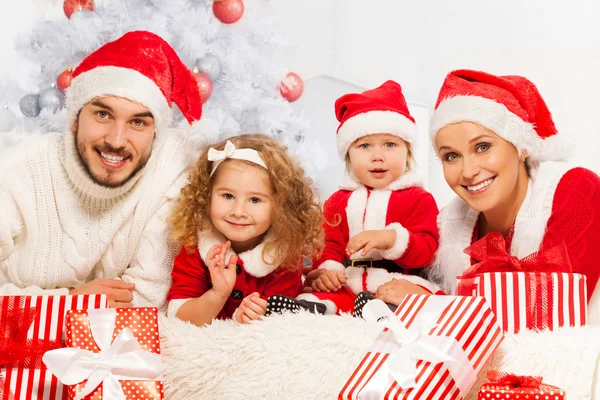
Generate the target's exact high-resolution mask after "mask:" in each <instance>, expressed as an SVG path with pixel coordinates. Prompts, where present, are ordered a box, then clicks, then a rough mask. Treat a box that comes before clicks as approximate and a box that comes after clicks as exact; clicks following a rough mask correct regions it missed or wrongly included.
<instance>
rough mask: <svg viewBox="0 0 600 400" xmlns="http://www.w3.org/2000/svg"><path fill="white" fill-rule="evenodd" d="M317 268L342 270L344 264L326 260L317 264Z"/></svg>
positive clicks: (344, 268) (343, 269)
mask: <svg viewBox="0 0 600 400" xmlns="http://www.w3.org/2000/svg"><path fill="white" fill-rule="evenodd" d="M318 269H326V270H328V271H340V272H344V271H345V270H346V267H344V264H342V263H339V262H337V261H334V260H326V261H323V263H322V264H321V265H319V268H318Z"/></svg>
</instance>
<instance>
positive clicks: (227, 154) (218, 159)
mask: <svg viewBox="0 0 600 400" xmlns="http://www.w3.org/2000/svg"><path fill="white" fill-rule="evenodd" d="M228 158H231V159H234V160H244V161H250V162H251V163H254V164H256V165H260V166H261V167H263V168H264V169H266V170H268V168H267V164H265V162H264V161H263V159H262V158H261V157H260V154H258V151H256V150H254V149H236V148H235V145H234V144H233V143H231V142H230V141H229V140H228V141H227V143H226V144H225V148H224V149H223V150H216V149H214V148H212V147H211V148H210V149H208V161H212V162H213V167H212V170H211V171H210V176H212V175H213V174H214V173H215V171H216V170H217V167H218V166H219V165H220V164H221V163H222V162H223V161H225V160H226V159H228Z"/></svg>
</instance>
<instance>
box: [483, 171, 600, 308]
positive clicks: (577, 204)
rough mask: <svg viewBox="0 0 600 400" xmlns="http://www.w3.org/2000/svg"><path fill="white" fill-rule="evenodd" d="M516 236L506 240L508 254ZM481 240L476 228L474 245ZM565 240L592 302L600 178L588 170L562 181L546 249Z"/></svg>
mask: <svg viewBox="0 0 600 400" xmlns="http://www.w3.org/2000/svg"><path fill="white" fill-rule="evenodd" d="M512 234H513V231H512V230H511V231H510V232H509V234H508V235H507V237H506V251H507V252H508V253H510V248H511V244H512V238H513V235H512ZM478 237H479V232H478V229H477V225H476V226H475V231H474V233H473V240H472V243H473V242H474V241H475V240H477V238H478ZM563 241H564V242H565V244H566V246H567V250H568V252H569V258H570V261H571V266H572V267H573V272H576V273H579V274H582V275H585V276H586V280H587V295H588V300H589V299H590V297H591V296H592V293H593V292H594V289H595V288H596V284H597V283H598V277H599V276H600V266H599V264H598V263H599V261H600V177H598V175H596V174H595V173H593V172H592V171H590V170H588V169H585V168H574V169H571V170H569V171H568V172H567V173H566V174H564V175H563V177H562V178H561V179H560V182H559V183H558V186H557V187H556V192H555V193H554V200H553V203H552V214H551V215H550V218H549V219H548V224H547V225H546V233H545V235H544V239H543V241H542V249H544V248H546V249H549V248H552V247H554V246H556V245H559V244H560V243H561V242H563ZM473 262H474V260H471V263H473Z"/></svg>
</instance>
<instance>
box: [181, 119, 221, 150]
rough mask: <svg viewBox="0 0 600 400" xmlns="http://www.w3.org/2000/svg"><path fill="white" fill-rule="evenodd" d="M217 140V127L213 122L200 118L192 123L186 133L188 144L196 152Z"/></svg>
mask: <svg viewBox="0 0 600 400" xmlns="http://www.w3.org/2000/svg"><path fill="white" fill-rule="evenodd" d="M218 140H219V126H218V125H217V123H216V122H215V121H212V120H210V119H208V118H202V119H200V120H198V121H194V123H193V124H192V126H191V127H190V129H189V131H188V143H189V145H190V147H193V149H194V150H196V151H201V150H202V149H204V148H205V147H207V146H210V145H212V144H214V143H216V142H217V141H218Z"/></svg>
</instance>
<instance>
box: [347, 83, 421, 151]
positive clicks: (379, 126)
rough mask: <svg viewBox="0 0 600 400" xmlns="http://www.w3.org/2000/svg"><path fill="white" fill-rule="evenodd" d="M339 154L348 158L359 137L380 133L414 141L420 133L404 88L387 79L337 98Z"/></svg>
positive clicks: (410, 141)
mask: <svg viewBox="0 0 600 400" xmlns="http://www.w3.org/2000/svg"><path fill="white" fill-rule="evenodd" d="M335 115H336V117H337V119H338V121H339V122H340V126H339V127H338V129H337V148H338V154H339V155H340V157H341V158H342V159H345V158H346V154H347V153H348V149H349V148H350V146H351V145H352V143H354V142H355V141H356V140H357V139H360V138H361V137H363V136H367V135H373V134H377V133H388V134H390V135H394V136H398V137H400V138H402V139H403V140H405V141H406V142H408V143H413V142H414V141H415V139H416V136H417V126H416V125H415V120H414V119H413V117H412V116H411V115H410V113H409V111H408V106H407V105H406V100H405V99H404V95H403V94H402V88H401V87H400V85H399V84H398V83H396V82H394V81H387V82H385V83H384V84H383V85H381V86H379V87H378V88H375V89H371V90H367V91H365V92H362V93H350V94H346V95H344V96H342V97H340V98H339V99H337V100H336V102H335Z"/></svg>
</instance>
